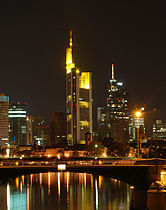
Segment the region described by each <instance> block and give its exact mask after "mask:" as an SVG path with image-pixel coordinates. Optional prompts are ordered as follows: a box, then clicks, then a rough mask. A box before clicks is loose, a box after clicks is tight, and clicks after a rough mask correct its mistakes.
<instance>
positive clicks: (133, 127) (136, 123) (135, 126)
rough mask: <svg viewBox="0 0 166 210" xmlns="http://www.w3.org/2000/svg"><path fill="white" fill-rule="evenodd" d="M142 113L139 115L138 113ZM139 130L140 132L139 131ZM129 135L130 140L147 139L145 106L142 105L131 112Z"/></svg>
mask: <svg viewBox="0 0 166 210" xmlns="http://www.w3.org/2000/svg"><path fill="white" fill-rule="evenodd" d="M138 112H139V113H140V114H139V116H137V113H138ZM138 132H139V133H138ZM129 136H130V142H132V141H134V140H137V138H138V137H139V139H142V140H143V139H146V134H145V110H144V107H140V108H138V107H137V109H136V110H135V111H134V112H133V113H132V114H131V116H130V123H129Z"/></svg>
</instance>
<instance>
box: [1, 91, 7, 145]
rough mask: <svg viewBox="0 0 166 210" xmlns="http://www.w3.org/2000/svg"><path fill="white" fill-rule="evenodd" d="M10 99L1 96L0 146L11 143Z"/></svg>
mask: <svg viewBox="0 0 166 210" xmlns="http://www.w3.org/2000/svg"><path fill="white" fill-rule="evenodd" d="M8 111H9V97H8V96H5V94H3V93H2V94H0V145H7V144H8V143H9V116H8Z"/></svg>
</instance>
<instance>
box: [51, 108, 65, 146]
mask: <svg viewBox="0 0 166 210" xmlns="http://www.w3.org/2000/svg"><path fill="white" fill-rule="evenodd" d="M50 137H51V145H55V144H56V143H65V142H67V141H66V140H67V139H66V113H65V112H52V113H51V124H50Z"/></svg>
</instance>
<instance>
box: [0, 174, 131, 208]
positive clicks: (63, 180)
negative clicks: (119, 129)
mask: <svg viewBox="0 0 166 210" xmlns="http://www.w3.org/2000/svg"><path fill="white" fill-rule="evenodd" d="M131 195H132V191H131V189H130V186H129V185H127V184H125V183H122V182H120V181H118V180H115V179H110V178H105V177H102V176H94V175H91V174H86V173H70V172H49V173H41V174H31V175H28V176H21V177H18V178H16V179H13V180H10V181H9V182H7V183H2V184H0V209H2V210H5V209H10V210H14V209H17V210H22V209H25V210H43V209H44V210H45V209H46V210H47V209H48V210H51V209H60V210H63V209H64V210H65V209H70V210H83V209H85V210H93V209H94V210H107V209H109V210H122V209H125V210H128V209H130V204H131V197H132V196H131Z"/></svg>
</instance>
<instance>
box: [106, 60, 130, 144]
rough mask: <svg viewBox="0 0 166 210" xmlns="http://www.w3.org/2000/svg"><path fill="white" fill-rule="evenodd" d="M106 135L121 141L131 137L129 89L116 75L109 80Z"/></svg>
mask: <svg viewBox="0 0 166 210" xmlns="http://www.w3.org/2000/svg"><path fill="white" fill-rule="evenodd" d="M106 137H111V138H117V139H119V140H120V141H126V140H128V139H129V113H128V97H127V90H126V88H125V87H124V86H123V83H122V82H119V81H117V80H116V79H115V77H114V64H112V78H111V79H110V80H109V85H108V93H107V102H106Z"/></svg>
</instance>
